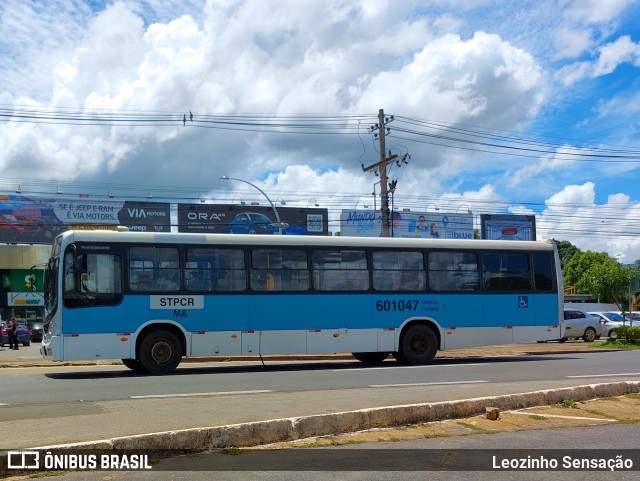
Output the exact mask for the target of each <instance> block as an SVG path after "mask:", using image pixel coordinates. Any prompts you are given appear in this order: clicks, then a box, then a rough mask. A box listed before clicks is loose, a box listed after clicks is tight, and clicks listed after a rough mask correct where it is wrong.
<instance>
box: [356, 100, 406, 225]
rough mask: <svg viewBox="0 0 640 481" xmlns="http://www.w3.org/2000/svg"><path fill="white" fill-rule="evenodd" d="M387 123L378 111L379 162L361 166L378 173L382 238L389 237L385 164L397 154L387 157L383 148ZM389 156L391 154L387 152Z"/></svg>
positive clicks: (396, 156)
mask: <svg viewBox="0 0 640 481" xmlns="http://www.w3.org/2000/svg"><path fill="white" fill-rule="evenodd" d="M388 122H389V119H385V117H384V109H380V110H379V111H378V125H377V129H378V140H379V141H380V161H379V162H376V163H375V164H373V165H370V166H369V167H365V166H364V165H363V166H362V170H363V171H365V172H369V171H371V170H378V172H379V173H380V211H381V214H382V237H389V224H390V219H389V191H388V189H387V186H388V184H387V162H391V161H393V160H396V159H397V158H398V155H397V154H394V155H389V157H387V152H386V150H387V148H386V146H385V141H384V139H385V137H386V135H387V129H386V127H385V125H386V124H387V123H388ZM389 154H391V152H389Z"/></svg>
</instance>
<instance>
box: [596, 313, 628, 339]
mask: <svg viewBox="0 0 640 481" xmlns="http://www.w3.org/2000/svg"><path fill="white" fill-rule="evenodd" d="M588 314H591V315H592V316H597V317H598V318H599V319H600V320H601V321H602V322H603V323H604V329H605V333H606V334H605V335H606V336H607V337H609V338H610V339H615V338H617V337H618V336H617V334H616V333H615V332H614V331H613V330H614V329H615V328H616V327H622V326H631V325H632V321H631V320H630V319H628V318H627V317H623V316H622V314H620V313H618V312H589V313H588Z"/></svg>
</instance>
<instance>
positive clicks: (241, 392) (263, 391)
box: [129, 389, 273, 399]
mask: <svg viewBox="0 0 640 481" xmlns="http://www.w3.org/2000/svg"><path fill="white" fill-rule="evenodd" d="M270 392H273V391H271V390H269V389H258V390H255V391H226V392H191V393H181V394H147V395H144V396H129V397H130V398H131V399H153V398H171V397H198V396H235V395H238V394H264V393H270Z"/></svg>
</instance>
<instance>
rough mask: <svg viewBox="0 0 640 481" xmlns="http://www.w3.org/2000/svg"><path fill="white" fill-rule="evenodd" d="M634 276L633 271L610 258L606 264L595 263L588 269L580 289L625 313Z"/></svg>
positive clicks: (581, 281)
mask: <svg viewBox="0 0 640 481" xmlns="http://www.w3.org/2000/svg"><path fill="white" fill-rule="evenodd" d="M632 275H633V271H632V269H630V268H629V267H624V266H623V265H622V264H620V263H619V262H618V261H617V260H615V259H613V258H611V257H609V258H608V259H607V260H606V261H605V262H602V263H594V264H593V265H592V266H591V267H589V269H587V271H586V272H585V273H584V275H583V277H582V279H581V280H580V289H584V290H585V291H587V292H589V293H590V294H591V295H592V296H594V297H597V298H598V299H601V300H602V301H603V302H613V303H614V304H615V305H616V306H618V309H620V311H622V312H624V311H625V308H624V305H626V303H625V301H626V300H627V298H628V294H629V283H630V282H631V277H632Z"/></svg>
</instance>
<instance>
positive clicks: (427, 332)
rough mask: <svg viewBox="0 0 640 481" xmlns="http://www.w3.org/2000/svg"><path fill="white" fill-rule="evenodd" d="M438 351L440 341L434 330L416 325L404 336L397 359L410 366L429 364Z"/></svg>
mask: <svg viewBox="0 0 640 481" xmlns="http://www.w3.org/2000/svg"><path fill="white" fill-rule="evenodd" d="M437 351H438V339H437V338H436V335H435V333H434V332H433V330H432V329H431V328H429V327H427V326H425V325H423V324H414V325H413V326H411V327H409V328H408V329H407V330H406V331H405V332H404V333H403V334H402V337H401V339H400V349H398V357H396V359H398V360H401V361H403V362H406V363H409V364H429V363H430V362H431V361H432V360H433V358H434V357H435V355H436V352H437ZM394 357H395V356H394Z"/></svg>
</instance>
